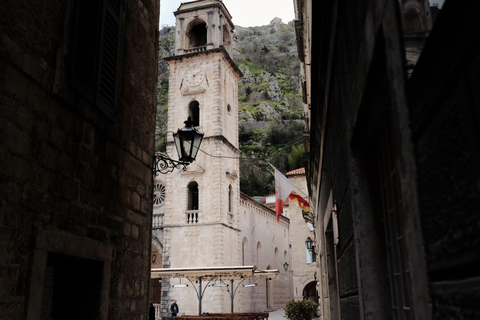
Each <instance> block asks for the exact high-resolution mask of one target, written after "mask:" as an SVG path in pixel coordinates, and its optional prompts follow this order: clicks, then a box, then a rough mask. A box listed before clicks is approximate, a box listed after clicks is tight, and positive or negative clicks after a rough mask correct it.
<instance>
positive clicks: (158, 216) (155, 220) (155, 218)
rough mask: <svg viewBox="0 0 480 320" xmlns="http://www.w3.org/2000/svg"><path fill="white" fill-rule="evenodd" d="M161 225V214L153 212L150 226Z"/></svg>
mask: <svg viewBox="0 0 480 320" xmlns="http://www.w3.org/2000/svg"><path fill="white" fill-rule="evenodd" d="M161 227H163V214H154V215H153V221H152V228H153V229H158V228H161Z"/></svg>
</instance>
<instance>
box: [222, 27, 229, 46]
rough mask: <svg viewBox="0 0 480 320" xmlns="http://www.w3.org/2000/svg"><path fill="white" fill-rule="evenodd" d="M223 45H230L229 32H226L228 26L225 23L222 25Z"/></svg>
mask: <svg viewBox="0 0 480 320" xmlns="http://www.w3.org/2000/svg"><path fill="white" fill-rule="evenodd" d="M223 45H224V46H228V45H230V32H228V28H227V26H226V25H224V26H223Z"/></svg>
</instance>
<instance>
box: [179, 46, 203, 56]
mask: <svg viewBox="0 0 480 320" xmlns="http://www.w3.org/2000/svg"><path fill="white" fill-rule="evenodd" d="M203 51H207V46H206V45H204V46H201V47H194V48H188V49H183V52H184V53H185V54H186V53H196V52H203Z"/></svg>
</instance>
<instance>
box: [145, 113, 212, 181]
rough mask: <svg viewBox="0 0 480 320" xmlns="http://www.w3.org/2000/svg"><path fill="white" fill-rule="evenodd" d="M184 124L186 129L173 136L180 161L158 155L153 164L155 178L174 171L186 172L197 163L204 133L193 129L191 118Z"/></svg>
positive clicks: (179, 130)
mask: <svg viewBox="0 0 480 320" xmlns="http://www.w3.org/2000/svg"><path fill="white" fill-rule="evenodd" d="M183 123H185V127H183V129H178V131H177V132H176V133H174V134H173V139H174V141H175V147H176V149H177V153H178V159H179V160H178V161H177V160H173V159H171V158H169V157H168V156H167V155H165V154H163V153H157V154H156V155H155V161H154V164H153V175H154V176H157V175H159V174H160V173H168V172H172V171H173V170H174V169H180V170H183V171H185V169H186V168H187V166H188V165H189V164H190V163H192V162H193V161H195V158H196V157H197V153H198V150H199V149H200V144H201V143H202V140H203V136H204V133H200V132H198V131H197V130H196V129H195V128H194V127H193V121H192V119H191V118H190V117H188V119H187V121H184V122H183Z"/></svg>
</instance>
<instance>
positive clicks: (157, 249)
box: [150, 237, 163, 304]
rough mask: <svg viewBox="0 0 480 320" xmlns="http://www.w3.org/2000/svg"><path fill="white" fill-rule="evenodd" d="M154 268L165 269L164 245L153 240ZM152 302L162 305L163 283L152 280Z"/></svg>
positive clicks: (154, 238) (155, 239)
mask: <svg viewBox="0 0 480 320" xmlns="http://www.w3.org/2000/svg"><path fill="white" fill-rule="evenodd" d="M151 259H152V260H151V262H152V268H162V267H163V245H162V243H161V242H160V241H159V240H158V239H157V237H153V239H152V256H151ZM150 302H152V303H154V304H161V302H162V282H161V281H159V280H158V279H151V280H150Z"/></svg>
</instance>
